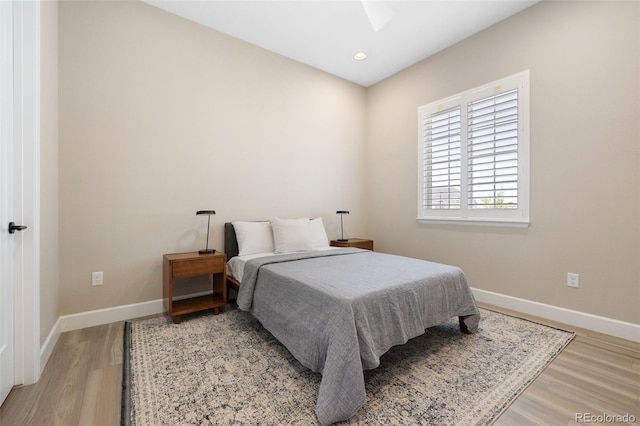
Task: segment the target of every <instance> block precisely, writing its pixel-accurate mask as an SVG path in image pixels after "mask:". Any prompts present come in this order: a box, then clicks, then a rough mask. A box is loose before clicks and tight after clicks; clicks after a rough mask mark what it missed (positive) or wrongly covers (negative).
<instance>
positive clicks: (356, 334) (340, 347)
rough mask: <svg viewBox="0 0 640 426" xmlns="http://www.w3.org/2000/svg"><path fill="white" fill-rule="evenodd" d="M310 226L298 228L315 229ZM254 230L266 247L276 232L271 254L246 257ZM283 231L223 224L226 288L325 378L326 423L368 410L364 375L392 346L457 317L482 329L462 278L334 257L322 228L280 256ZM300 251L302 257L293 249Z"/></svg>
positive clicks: (355, 252) (400, 261) (394, 260)
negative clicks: (311, 242) (226, 269)
mask: <svg viewBox="0 0 640 426" xmlns="http://www.w3.org/2000/svg"><path fill="white" fill-rule="evenodd" d="M306 220H307V222H304V220H298V223H297V225H299V228H296V229H297V230H300V229H305V228H304V225H303V224H304V223H307V226H309V223H310V222H309V221H308V219H306ZM247 223H250V224H252V225H250V227H253V228H258V227H261V228H263V229H262V230H261V231H260V232H261V234H260V235H261V237H258V238H257V239H258V240H264V241H267V239H268V238H269V233H268V231H267V229H268V228H269V226H267V225H266V224H269V225H271V228H270V231H271V232H272V234H273V238H274V240H275V243H274V245H273V246H269V245H268V243H265V244H266V245H265V244H263V245H262V246H261V245H260V244H254V245H253V246H252V247H251V250H243V246H244V248H246V247H249V246H250V245H251V244H253V243H252V242H250V240H248V239H247V235H249V236H250V237H254V236H255V235H257V234H256V233H255V232H248V233H247V232H246V229H245V228H244V226H245V224H247ZM320 223H321V222H320ZM255 224H262V225H255ZM277 224H279V222H273V220H272V221H271V222H234V223H226V224H225V253H226V254H227V257H228V259H229V263H228V266H229V267H228V270H229V271H230V278H229V280H230V283H231V285H232V286H233V287H234V288H236V289H237V290H238V298H237V304H238V307H239V308H240V309H242V310H245V311H248V312H250V313H251V314H252V315H253V316H254V317H255V318H256V319H258V320H259V321H260V322H261V323H262V325H263V326H264V327H265V328H266V329H267V330H268V331H269V332H270V333H271V334H273V336H274V337H275V338H277V339H278V340H279V341H280V342H281V343H282V344H283V345H285V346H286V347H287V349H288V350H289V351H290V352H291V353H292V355H293V356H294V357H295V358H296V359H297V360H298V361H300V363H301V364H302V365H304V366H305V367H307V368H309V369H311V370H312V371H314V372H319V373H321V374H322V379H321V383H320V388H319V391H318V397H317V401H316V415H317V418H318V421H319V422H320V423H321V424H325V425H326V424H331V423H335V422H338V421H341V420H346V419H348V418H350V417H351V416H353V415H354V414H355V413H356V412H357V411H358V410H359V409H360V407H362V405H363V404H364V402H365V398H366V395H365V384H364V373H363V370H366V369H373V368H376V367H377V366H378V365H379V364H380V357H381V356H382V355H383V354H384V353H385V352H387V351H388V350H389V349H390V348H391V347H392V346H395V345H401V344H404V343H406V342H407V341H408V340H409V339H411V338H413V337H416V336H419V335H421V334H423V333H424V331H425V329H426V328H428V327H432V326H436V325H438V324H441V323H443V322H445V321H449V320H450V319H451V318H454V317H458V318H459V322H460V328H461V332H463V333H472V332H475V331H476V330H477V328H478V324H479V321H480V315H479V311H478V308H477V306H476V303H475V299H474V297H473V294H472V292H471V289H470V288H469V285H468V284H467V281H466V278H465V276H464V273H463V272H462V270H461V269H459V268H457V267H455V266H449V265H443V264H438V263H433V262H427V261H424V260H419V259H413V258H408V257H402V256H395V255H389V254H383V253H377V252H373V251H368V250H362V249H356V248H332V247H329V244H328V241H326V240H327V238H326V233H325V232H324V227H322V229H321V231H322V232H321V233H320V232H319V230H320V228H319V227H318V226H317V224H316V225H315V226H316V230H317V231H318V232H316V233H315V235H316V236H318V235H320V236H319V237H318V238H316V239H315V242H314V243H313V244H308V245H307V246H305V245H304V244H303V245H302V246H301V245H300V244H297V243H292V239H293V240H295V238H296V237H291V234H289V236H287V239H286V243H287V244H285V246H284V247H283V246H282V245H281V244H280V245H278V235H280V239H282V236H281V233H280V234H279V233H278V229H279V228H278V227H277V226H276V225H277ZM234 225H235V226H234ZM241 225H242V226H241ZM236 230H241V231H239V232H238V234H239V235H237V233H236ZM321 234H324V236H322V235H321ZM304 239H307V240H308V239H309V236H308V235H306V236H305V237H304V238H302V240H304ZM311 239H312V240H313V239H314V237H313V236H312V237H311ZM307 242H308V241H307ZM314 244H315V245H314ZM301 247H302V248H305V250H289V249H291V248H301ZM270 249H273V250H270ZM256 250H257V251H256ZM260 250H265V251H260ZM251 251H253V252H252V253H249V252H251ZM239 254H240V255H239Z"/></svg>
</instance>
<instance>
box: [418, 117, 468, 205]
mask: <svg viewBox="0 0 640 426" xmlns="http://www.w3.org/2000/svg"><path fill="white" fill-rule="evenodd" d="M423 124H424V127H423V129H424V145H423V150H424V156H423V172H424V173H423V180H424V183H425V185H424V186H423V191H425V193H424V197H423V202H424V204H423V207H424V208H426V209H455V208H460V183H461V175H460V174H461V165H462V157H461V154H462V152H461V145H460V132H461V129H460V107H457V108H453V109H450V110H447V111H442V112H437V113H435V114H432V115H430V116H428V117H426V119H425V121H424V123H423Z"/></svg>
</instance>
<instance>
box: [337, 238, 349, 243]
mask: <svg viewBox="0 0 640 426" xmlns="http://www.w3.org/2000/svg"><path fill="white" fill-rule="evenodd" d="M336 241H340V242H341V243H348V242H349V239H348V238H338V239H337V240H336Z"/></svg>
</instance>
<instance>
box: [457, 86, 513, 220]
mask: <svg viewBox="0 0 640 426" xmlns="http://www.w3.org/2000/svg"><path fill="white" fill-rule="evenodd" d="M467 152H468V159H467V164H468V168H467V170H468V180H467V185H468V195H467V204H468V206H469V208H472V209H473V208H518V90H517V89H513V90H509V91H507V92H502V93H499V94H497V95H494V96H490V97H488V98H484V99H480V100H477V101H474V102H470V103H469V104H468V107H467Z"/></svg>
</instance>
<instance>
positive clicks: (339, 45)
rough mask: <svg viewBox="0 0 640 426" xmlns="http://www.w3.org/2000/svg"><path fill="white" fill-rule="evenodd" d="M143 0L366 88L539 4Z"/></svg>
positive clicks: (522, 0) (517, 0)
mask: <svg viewBox="0 0 640 426" xmlns="http://www.w3.org/2000/svg"><path fill="white" fill-rule="evenodd" d="M143 1H145V2H146V3H149V4H151V5H153V6H156V7H159V8H161V9H164V10H166V11H168V12H171V13H174V14H176V15H179V16H182V17H183V18H186V19H189V20H191V21H195V22H198V23H200V24H202V25H206V26H208V27H211V28H214V29H216V30H218V31H221V32H223V33H226V34H229V35H231V36H233V37H236V38H239V39H241V40H244V41H247V42H249V43H251V44H255V45H257V46H260V47H263V48H265V49H267V50H270V51H272V52H276V53H279V54H281V55H283V56H286V57H288V58H291V59H294V60H296V61H299V62H302V63H304V64H307V65H310V66H312V67H314V68H318V69H320V70H323V71H326V72H328V73H331V74H334V75H336V76H339V77H342V78H344V79H346V80H350V81H353V82H355V83H357V84H360V85H362V86H365V87H368V86H370V85H372V84H375V83H377V82H378V81H380V80H383V79H385V78H387V77H389V76H390V75H392V74H395V73H396V72H398V71H400V70H402V69H404V68H407V67H408V66H410V65H413V64H415V63H416V62H419V61H420V60H422V59H424V58H426V57H428V56H431V55H433V54H434V53H437V52H439V51H440V50H443V49H445V48H447V47H449V46H451V45H453V44H455V43H457V42H459V41H461V40H463V39H465V38H467V37H469V36H471V35H473V34H475V33H477V32H479V31H481V30H483V29H485V28H487V27H490V26H491V25H493V24H495V23H497V22H499V21H501V20H503V19H505V18H508V17H509V16H511V15H514V14H516V13H518V12H520V11H521V10H523V9H526V8H527V7H529V6H531V5H533V4H535V3H537V2H538V1H539V0H468V1H463V0H408V1H407V0H391V1H382V0H286V1H275V0H257V1H248V0H208V1H205V0H143ZM360 50H363V51H366V52H367V55H368V57H367V59H366V60H364V61H356V60H354V59H353V55H354V53H356V52H357V51H360Z"/></svg>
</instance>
